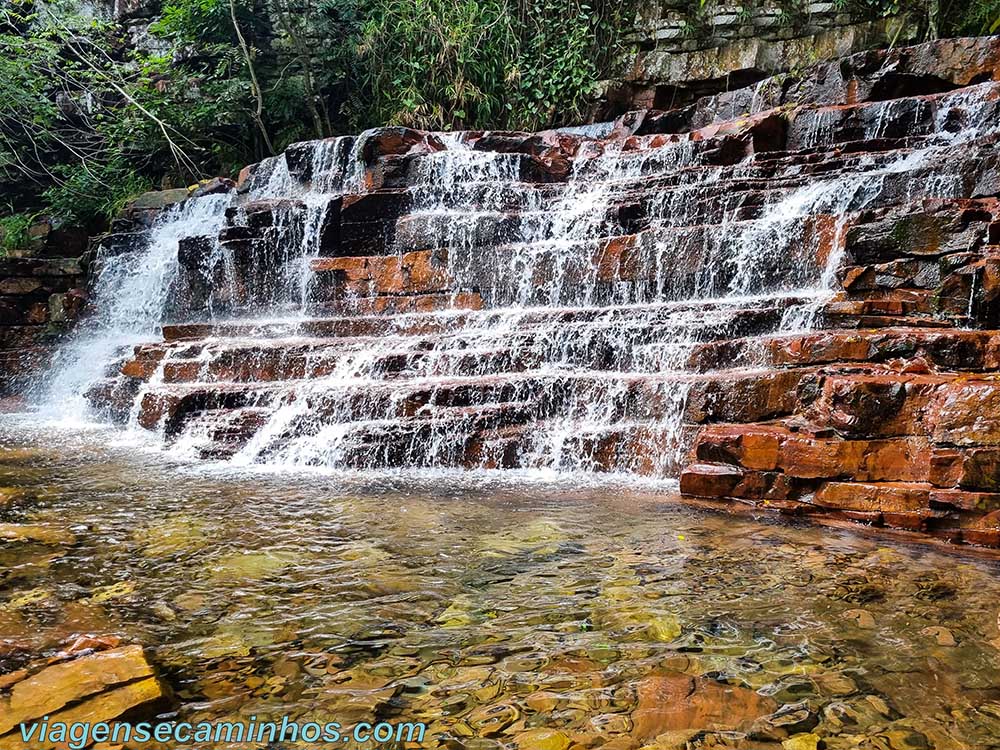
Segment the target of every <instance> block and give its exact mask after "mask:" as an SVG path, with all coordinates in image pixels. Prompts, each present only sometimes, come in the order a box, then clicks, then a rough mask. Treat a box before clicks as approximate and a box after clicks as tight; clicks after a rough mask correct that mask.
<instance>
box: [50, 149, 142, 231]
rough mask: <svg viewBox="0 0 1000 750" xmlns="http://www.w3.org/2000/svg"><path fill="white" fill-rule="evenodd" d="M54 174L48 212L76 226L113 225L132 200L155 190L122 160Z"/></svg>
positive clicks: (63, 169)
mask: <svg viewBox="0 0 1000 750" xmlns="http://www.w3.org/2000/svg"><path fill="white" fill-rule="evenodd" d="M54 170H55V172H56V176H57V177H58V178H59V179H58V182H56V184H55V185H53V186H52V187H50V188H48V189H47V190H46V191H45V192H44V197H45V199H46V202H47V205H48V208H49V211H50V212H51V213H52V214H53V215H55V216H58V217H60V218H61V219H63V220H66V221H69V222H71V223H75V224H81V225H83V224H87V223H89V222H91V221H92V220H93V219H94V218H103V219H106V220H109V221H110V220H111V219H112V218H114V216H115V215H116V214H118V213H119V212H120V211H121V210H122V208H124V207H125V204H126V203H127V202H128V201H129V200H131V199H132V198H135V197H136V196H137V195H139V194H140V193H144V192H146V191H147V190H150V189H151V188H152V183H151V182H150V180H149V178H148V177H145V176H143V175H141V174H139V173H137V172H136V171H135V169H134V167H133V166H132V165H131V164H129V163H127V162H125V161H124V160H123V159H121V158H116V159H113V160H111V161H109V162H106V163H101V164H97V163H94V164H90V165H85V164H59V165H57V166H56V167H54Z"/></svg>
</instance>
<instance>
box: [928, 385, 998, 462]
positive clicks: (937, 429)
mask: <svg viewBox="0 0 1000 750" xmlns="http://www.w3.org/2000/svg"><path fill="white" fill-rule="evenodd" d="M998 410H1000V381H989V380H983V381H975V380H969V381H966V382H957V383H955V385H954V386H953V387H951V388H949V389H947V390H945V391H943V392H942V393H941V394H940V396H939V397H938V399H937V400H936V401H935V402H934V403H933V404H932V405H931V408H930V413H929V417H928V421H929V423H930V425H931V426H932V428H933V431H934V432H933V439H934V442H936V443H944V444H950V445H991V446H992V445H997V446H1000V419H996V418H995V415H996V414H1000V411H998Z"/></svg>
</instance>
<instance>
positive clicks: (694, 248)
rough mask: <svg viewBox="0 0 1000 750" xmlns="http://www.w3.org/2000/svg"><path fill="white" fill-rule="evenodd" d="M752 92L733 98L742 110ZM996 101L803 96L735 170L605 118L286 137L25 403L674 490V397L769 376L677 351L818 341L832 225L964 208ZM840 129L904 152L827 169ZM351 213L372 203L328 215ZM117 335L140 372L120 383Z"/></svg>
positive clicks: (181, 431)
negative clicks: (39, 400)
mask: <svg viewBox="0 0 1000 750" xmlns="http://www.w3.org/2000/svg"><path fill="white" fill-rule="evenodd" d="M769 86H770V84H768V85H765V82H761V83H759V84H756V85H755V86H754V87H753V90H752V91H749V90H748V92H747V97H746V98H747V100H748V101H749V102H750V103H751V104H752V107H751V109H753V110H754V112H757V111H758V110H759V109H760V108H762V107H763V102H764V101H765V99H767V98H768V97H770V96H772V89H771V88H770V87H769ZM995 89H996V84H979V85H976V86H970V87H968V88H967V89H965V90H961V91H956V92H950V93H947V94H943V95H938V96H937V97H936V98H934V99H933V100H931V99H927V100H920V101H918V102H917V103H916V104H910V103H909V102H910V100H909V99H904V100H898V101H895V100H894V101H888V102H875V103H870V104H868V105H866V106H867V107H868V108H867V109H865V110H864V113H863V114H864V117H863V118H862V120H860V122H861V125H857V124H856V123H854V122H853V121H850V122H848V125H844V124H843V118H844V117H845V116H844V114H843V113H842V112H841V111H840V110H839V109H836V108H812V109H810V108H809V107H804V108H802V110H801V112H800V113H799V115H797V117H801V118H802V119H801V120H793V121H792V123H791V132H790V133H789V136H788V137H789V139H790V140H794V141H795V142H796V143H797V144H798V146H799V147H798V149H797V150H795V151H789V152H782V153H779V154H778V155H777V157H775V155H773V154H770V155H769V154H768V153H767V152H763V153H756V152H754V151H752V150H749V151H748V152H746V153H741V154H740V155H739V158H733V157H732V156H731V155H729V154H727V153H726V152H725V148H727V147H728V148H732V142H730V141H727V140H726V137H725V136H715V135H713V133H714V132H715V131H714V130H712V129H711V128H709V129H708V131H706V132H707V135H706V134H653V135H622V134H621V133H620V132H618V131H617V130H616V129H615V128H613V127H610V126H608V125H607V124H598V125H593V126H586V127H583V128H576V129H572V128H567V129H562V130H560V131H553V132H551V133H549V134H541V135H539V136H537V137H536V139H535V140H534V141H531V143H530V144H529V143H528V141H527V140H526V139H527V138H528V136H525V135H523V134H521V135H518V134H513V135H510V134H490V133H486V134H482V133H433V134H417V135H413V133H402V134H401V133H398V132H394V131H393V132H388V133H382V132H381V131H369V132H367V133H364V134H362V135H361V136H359V137H357V138H353V137H345V138H336V139H328V140H325V141H318V142H312V143H305V144H296V145H295V146H293V147H290V149H289V150H288V152H286V154H284V155H281V156H278V157H274V158H271V159H268V160H266V161H265V162H263V163H261V164H260V165H258V166H257V167H256V169H255V171H254V172H253V174H252V176H251V178H250V180H249V182H248V184H247V186H246V188H245V190H244V191H243V192H242V193H239V194H228V195H221V196H209V197H206V198H197V199H191V200H189V201H187V202H185V203H183V204H181V205H180V206H179V207H176V208H172V209H170V210H168V211H165V212H164V213H163V214H162V215H161V216H160V218H159V219H158V220H157V222H156V224H155V225H154V227H153V228H152V230H151V232H150V238H149V241H148V243H147V244H146V245H145V247H144V249H142V250H140V251H135V252H134V253H131V254H128V253H126V254H121V255H114V256H109V257H107V258H103V259H100V272H99V273H98V275H97V285H96V287H95V295H94V299H95V306H96V309H97V314H96V315H95V316H94V317H93V318H91V319H90V320H88V321H87V322H86V323H85V324H84V325H83V326H82V327H81V329H80V330H79V331H78V332H77V335H76V338H75V340H74V341H73V342H72V343H71V344H70V345H68V346H67V347H66V348H65V349H64V350H63V352H62V353H61V355H60V359H61V361H60V364H59V365H58V366H57V368H56V370H55V374H54V377H53V379H52V389H51V394H52V395H50V396H49V397H48V399H47V403H49V404H52V403H54V402H60V403H61V406H60V407H59V408H60V409H66V408H67V407H69V408H70V411H71V412H72V413H74V414H77V415H80V414H81V413H82V412H81V411H80V409H81V407H82V404H83V403H84V402H85V394H86V393H87V391H88V388H91V387H92V386H93V384H94V383H95V382H98V381H101V382H104V383H105V386H106V387H109V388H112V387H119V386H120V388H121V389H122V392H123V393H124V395H123V396H122V398H123V400H125V401H126V402H127V406H128V408H127V409H126V410H125V411H127V417H125V418H124V419H123V421H124V422H125V424H126V425H128V426H130V427H131V428H132V429H152V430H154V431H158V432H160V433H162V435H163V437H164V439H165V440H166V441H167V442H168V443H169V445H170V446H171V449H172V450H173V451H175V452H176V453H178V454H182V455H191V456H214V457H221V458H225V459H227V460H229V461H231V462H232V463H234V464H237V465H244V466H250V465H258V464H269V465H278V466H291V467H304V466H318V467H323V468H328V469H378V468H386V467H403V468H409V469H413V468H422V469H441V468H451V467H471V468H480V469H498V468H505V469H518V470H525V471H533V472H541V473H542V474H547V473H551V472H590V471H617V472H620V473H623V474H646V475H653V476H657V477H672V476H674V475H676V471H677V465H678V464H679V463H680V461H681V460H682V458H683V455H684V452H685V451H686V449H687V445H688V442H687V441H688V437H689V433H690V429H691V428H690V424H689V423H688V422H687V421H686V420H687V416H686V413H687V411H688V410H689V408H690V398H691V394H692V393H693V390H692V389H701V391H702V392H704V391H705V389H706V388H709V389H711V388H712V387H716V384H719V383H725V382H726V380H725V379H726V378H733V377H737V376H739V374H740V373H741V372H753V371H755V370H757V369H761V368H766V367H767V361H766V359H765V358H764V357H763V351H764V349H763V347H757V348H755V347H754V346H750V345H748V346H746V347H744V349H743V351H744V352H747V353H748V354H747V355H746V356H745V357H744V358H743V359H741V360H740V361H738V362H732V363H729V364H728V365H727V366H725V367H721V368H718V369H714V370H706V369H705V368H704V367H700V366H695V365H693V364H692V357H693V355H694V352H695V351H696V349H697V347H698V346H699V345H703V344H706V343H713V342H719V341H725V340H726V339H731V338H739V339H745V340H747V341H750V342H754V341H760V342H763V341H765V340H766V339H767V338H768V337H774V336H778V335H784V334H789V333H794V332H801V331H805V330H809V329H811V328H814V327H816V326H819V325H821V324H822V322H823V316H824V310H825V309H826V306H827V304H828V303H829V302H830V301H831V299H833V297H834V296H835V294H836V292H837V291H838V288H839V282H838V276H837V274H838V271H839V270H840V269H841V267H842V265H843V264H844V238H845V232H846V231H847V227H848V225H849V220H850V218H851V217H852V216H855V215H857V214H858V212H861V211H864V210H867V209H870V208H873V207H879V206H881V205H883V204H886V203H891V202H898V201H901V200H909V201H912V200H918V199H924V198H942V197H956V198H957V197H963V196H964V195H966V194H967V192H968V190H969V188H968V186H966V185H965V182H964V176H963V175H962V173H961V172H960V171H959V169H960V168H959V167H956V168H955V170H954V171H952V169H951V167H950V166H949V164H948V161H947V159H946V158H945V157H944V154H946V153H947V152H948V149H949V148H952V147H953V146H954V145H955V144H956V143H958V142H972V141H975V140H976V139H977V138H982V137H985V136H987V135H990V134H992V133H994V132H995V130H996V127H997V126H996V123H995V121H994V120H995V118H994V117H993V115H995V110H996V107H995V106H994V104H993V102H994V101H995V99H994V98H993V97H994V95H995ZM705 106H706V107H707V106H708V105H705ZM719 106H722V104H720V105H719ZM725 106H727V107H732V106H734V105H733V104H732V103H728V104H725ZM705 111H706V113H707V114H704V117H705V119H710V117H711V113H710V112H709V111H708V110H707V109H706V110H705ZM956 122H960V124H961V127H956V126H955V123H956ZM751 124H752V121H751ZM845 128H847V130H848V131H850V132H854V131H853V130H851V128H854V129H855V130H857V129H858V128H860V131H859V133H860V137H862V138H865V139H881V140H882V141H884V142H888V141H890V140H891V139H889V138H887V135H888V134H898V133H900V132H903V133H904V134H906V138H905V139H899V140H900V144H899V145H898V146H896V147H893V148H886V149H884V150H881V151H879V150H876V151H872V152H861V153H855V152H854V151H851V150H846V151H844V152H843V153H841V152H839V151H836V150H835V148H834V145H835V144H836V143H837V140H836V139H837V138H840V137H842V135H841V134H842V132H844V129H845ZM405 138H409V139H411V141H412V143H411V142H407V143H406V144H403V139H405ZM380 139H382V140H380ZM366 144H367V145H366ZM380 144H381V145H380ZM385 144H388V145H385ZM490 144H493V145H490ZM498 144H499V145H498ZM511 144H513V146H511ZM383 147H385V148H387V149H390V151H389V152H388V153H387V154H385V155H384V159H382V161H379V160H378V159H379V158H381V157H377V156H376V157H371V156H370V153H369V152H372V153H377V151H376V150H377V149H378V148H383ZM743 147H744V146H740V148H743ZM392 149H395V150H392ZM407 149H409V150H407ZM538 153H542V154H548V155H549V156H546V157H545V158H549V159H556V160H557V161H558V159H559V158H564V159H565V162H566V164H565V170H566V171H565V172H563V173H562V174H561V175H560V176H558V178H552V179H548V178H544V179H540V178H537V177H532V176H531V175H533V174H535V173H534V172H532V170H538V169H540V168H542V167H544V168H545V169H550V168H551V169H555V168H556V166H558V165H557V164H556V162H555V161H553V162H552V163H551V164H549V163H546V162H545V161H544V159H542V157H539V156H538ZM366 154H368V156H366ZM551 154H556V156H555V157H553V156H551ZM366 158H368V159H369V161H367V162H366V161H365V159H366ZM373 160H374V162H373ZM373 163H374V166H373ZM540 165H541V166H540ZM553 165H556V166H553ZM365 197H371V198H377V199H379V200H377V201H373V202H371V203H370V204H366V203H363V202H362V203H357V204H355V203H352V202H351V201H349V200H348V199H349V198H350V199H354V198H359V199H361V198H365ZM349 206H362V207H364V206H368V207H367V208H359V209H357V210H355V209H354V208H349ZM351 211H353V212H354V213H351ZM337 212H343V213H342V214H341V213H337ZM342 215H343V216H350V217H352V218H350V219H349V220H348V219H341V218H340V217H341V216H342ZM255 217H256V218H255ZM261 217H263V218H261ZM337 221H341V223H340V224H339V225H337V231H338V232H339V233H340V234H339V235H338V236H337V238H336V242H334V241H333V240H330V239H329V238H328V237H326V236H325V235H324V232H327V231H328V230H329V226H330V225H331V222H334V223H336V222H337ZM187 237H203V238H206V242H207V246H208V250H207V251H206V252H205V253H204V255H203V256H202V258H201V261H200V265H199V266H198V267H197V272H196V273H195V274H194V275H191V272H190V271H185V270H183V269H181V268H180V265H181V264H180V262H179V260H178V242H179V240H181V239H182V238H187ZM331 243H332V245H333V247H332V248H331V246H330V245H331ZM248 258H249V260H248ZM322 273H328V274H329V276H328V277H324V278H325V279H326V280H325V281H323V280H321V279H320V274H322ZM185 274H188V275H185ZM263 277H266V278H264V279H263V280H262V278H263ZM272 277H273V278H272ZM324 284H326V285H327V286H330V285H332V288H333V296H332V297H329V298H323V297H322V294H323V292H324V289H325V288H326V287H324ZM194 287H197V288H199V289H200V288H204V289H205V290H206V291H205V292H204V296H205V300H204V305H203V309H202V308H200V307H197V306H195V308H196V311H198V313H199V314H198V315H194V316H192V317H194V318H195V319H196V320H198V321H202V322H204V323H205V324H206V325H205V327H204V331H202V332H199V330H196V329H191V330H192V331H194V333H192V334H190V335H188V334H186V333H185V334H184V335H183V336H179V339H180V340H178V341H177V342H176V343H170V342H167V343H158V342H159V334H160V331H159V327H160V325H161V324H168V323H173V322H175V321H176V320H177V318H178V314H177V312H176V311H177V310H178V309H180V308H181V307H182V305H181V304H180V303H178V302H177V301H176V300H172V297H175V296H180V297H183V296H184V295H185V294H189V292H190V289H189V288H194ZM234 300H235V301H234ZM223 311H224V314H225V317H224V316H223ZM137 344H144V345H147V346H145V347H144V348H141V349H140V350H136V351H135V352H134V353H133V354H132V355H131V356H133V361H134V362H136V363H140V362H141V367H140V366H139V365H138V364H137V365H136V366H135V367H133V368H132V371H136V370H142V371H143V373H144V374H143V375H142V376H141V377H136V376H134V375H128V374H125V373H123V372H120V370H121V362H122V361H123V358H127V357H128V356H129V353H130V351H131V350H132V349H133V348H134V347H135V346H136V345H137ZM758 350H759V352H760V356H759V357H758V356H756V355H755V354H753V353H754V352H757V351H758ZM108 383H111V385H107V384H108ZM718 387H724V386H721V385H720V386H718Z"/></svg>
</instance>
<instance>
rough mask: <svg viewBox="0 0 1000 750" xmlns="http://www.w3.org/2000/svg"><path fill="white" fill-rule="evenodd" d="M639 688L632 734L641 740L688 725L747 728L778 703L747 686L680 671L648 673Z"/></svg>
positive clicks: (692, 728) (772, 709)
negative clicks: (725, 682) (728, 683)
mask: <svg viewBox="0 0 1000 750" xmlns="http://www.w3.org/2000/svg"><path fill="white" fill-rule="evenodd" d="M637 692H638V706H637V707H636V709H635V711H634V712H633V713H632V720H633V722H634V726H633V730H632V736H634V737H636V738H637V739H640V740H652V739H653V738H655V737H657V736H658V735H661V734H664V733H665V732H671V731H679V730H686V729H691V730H698V729H702V730H706V729H717V730H718V729H741V728H746V727H748V726H749V725H750V724H752V723H753V722H754V721H756V720H757V719H759V718H760V717H762V716H765V715H767V714H769V713H771V712H772V711H774V709H775V708H776V707H777V704H776V703H775V702H774V701H773V700H772V699H770V698H767V697H765V696H762V695H759V694H757V693H755V692H754V691H752V690H750V689H748V688H744V687H739V686H737V685H727V684H724V683H720V682H716V681H714V680H711V679H708V678H705V677H693V676H691V675H687V674H682V673H679V672H667V673H664V674H656V675H651V676H649V677H646V678H645V679H643V680H642V681H641V682H640V683H639V686H638V690H637Z"/></svg>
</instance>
